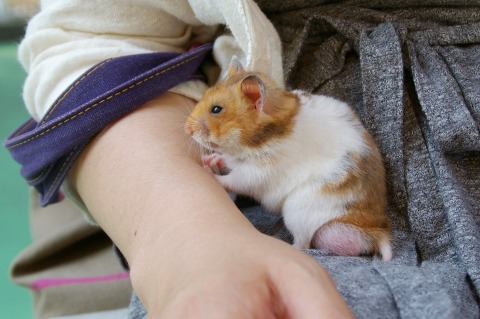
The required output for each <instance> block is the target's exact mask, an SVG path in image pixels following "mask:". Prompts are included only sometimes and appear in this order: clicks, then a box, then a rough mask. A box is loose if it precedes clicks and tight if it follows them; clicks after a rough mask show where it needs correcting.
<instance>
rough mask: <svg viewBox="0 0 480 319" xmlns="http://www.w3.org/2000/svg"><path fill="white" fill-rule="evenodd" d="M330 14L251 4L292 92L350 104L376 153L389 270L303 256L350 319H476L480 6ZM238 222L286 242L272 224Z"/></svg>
mask: <svg viewBox="0 0 480 319" xmlns="http://www.w3.org/2000/svg"><path fill="white" fill-rule="evenodd" d="M331 2H332V1H327V0H323V1H321V0H317V1H314V0H304V1H301V0H295V1H276V0H259V1H258V3H259V5H260V6H261V7H262V9H263V10H264V12H265V13H266V14H267V16H268V17H269V18H270V19H271V20H272V22H273V23H274V25H275V26H276V28H277V30H278V31H279V34H280V36H281V39H282V41H283V46H284V57H285V59H284V66H285V74H286V80H287V84H288V85H289V87H290V88H300V89H304V90H307V91H310V92H313V93H317V94H325V95H330V96H333V97H336V98H339V99H341V100H344V101H346V102H348V103H349V104H350V105H351V106H352V107H353V108H355V109H356V111H357V112H358V114H359V115H360V117H361V119H362V121H363V123H364V125H365V127H366V128H367V129H368V130H369V132H371V134H372V135H373V136H374V138H375V140H376V141H377V143H378V145H379V148H380V150H381V152H382V154H383V156H384V159H385V165H386V169H387V179H388V180H387V185H388V212H387V213H388V215H389V217H390V220H391V223H392V226H393V229H394V259H393V261H391V262H382V261H381V260H380V259H379V258H378V257H339V256H333V255H331V254H329V253H328V252H326V251H323V250H308V251H306V252H307V253H308V254H309V255H311V256H312V257H313V258H315V259H316V260H317V261H318V262H319V263H320V264H321V265H322V266H323V267H325V268H326V269H327V270H328V271H329V272H330V274H331V275H332V277H333V279H334V281H335V283H336V285H337V287H338V289H339V291H340V292H341V294H342V295H343V297H344V298H345V300H346V301H347V303H348V304H349V306H350V307H351V309H352V311H353V312H354V314H355V315H356V317H357V318H368V319H373V318H408V319H410V318H428V319H430V318H479V295H480V130H479V124H480V5H479V3H478V1H463V2H461V1H453V0H450V1H448V0H426V1H416V0H415V1H414V0H403V1H397V0H386V1H385V0H382V1H375V0H373V1H372V0H370V1H362V0H357V1H353V0H350V1H343V2H338V1H336V3H334V4H332V3H331ZM418 3H421V4H422V5H421V6H420V5H419V4H418ZM244 213H245V214H246V215H247V216H248V217H249V218H250V220H251V221H252V222H253V223H254V224H255V225H256V226H257V228H259V229H260V230H261V231H263V232H265V233H269V234H271V235H274V236H277V237H280V238H283V239H285V240H289V235H288V233H287V232H286V231H285V229H284V228H283V229H280V230H279V229H278V227H277V226H278V216H273V215H270V214H268V213H267V212H265V211H263V210H262V208H261V207H259V206H254V207H250V208H247V209H245V210H244ZM132 305H133V306H132V314H133V313H134V312H135V311H137V314H138V316H134V315H132V318H142V317H143V315H144V313H142V311H143V310H142V309H141V305H140V304H139V303H138V300H137V299H136V298H135V297H134V298H133V303H132Z"/></svg>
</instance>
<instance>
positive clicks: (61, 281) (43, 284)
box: [30, 272, 130, 290]
mask: <svg viewBox="0 0 480 319" xmlns="http://www.w3.org/2000/svg"><path fill="white" fill-rule="evenodd" d="M129 276H130V275H129V274H128V272H121V273H118V274H113V275H106V276H97V277H73V278H48V279H38V280H35V281H34V282H33V283H32V284H31V285H30V288H31V289H33V290H42V289H45V288H49V287H55V286H63V285H76V284H88V283H96V282H103V281H112V280H121V279H127V278H129Z"/></svg>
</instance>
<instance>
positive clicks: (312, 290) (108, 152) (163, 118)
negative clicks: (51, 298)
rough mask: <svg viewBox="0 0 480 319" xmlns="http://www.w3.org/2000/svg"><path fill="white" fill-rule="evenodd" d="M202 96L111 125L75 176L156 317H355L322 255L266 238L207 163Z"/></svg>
mask: <svg viewBox="0 0 480 319" xmlns="http://www.w3.org/2000/svg"><path fill="white" fill-rule="evenodd" d="M193 106H194V102H193V101H192V100H190V99H188V98H185V97H183V96H181V95H176V94H174V93H165V94H163V95H162V96H160V97H158V98H157V99H155V100H153V101H151V102H149V103H147V104H145V105H144V106H142V107H141V108H139V109H138V110H136V111H134V112H132V113H131V114H129V115H128V116H126V117H124V118H123V119H122V120H120V121H118V122H116V123H115V124H114V125H112V126H110V127H109V128H107V129H105V130H104V131H103V132H102V133H101V134H100V135H99V136H98V137H97V138H96V139H95V140H94V141H93V142H92V143H90V145H89V146H88V148H87V149H86V150H85V151H84V152H83V154H82V156H81V157H80V158H79V160H78V161H77V163H76V165H75V167H74V169H73V170H72V174H71V180H72V182H73V184H74V185H75V186H76V188H77V190H78V192H79V194H80V196H81V197H82V199H83V200H84V202H85V204H86V205H87V207H88V208H89V210H90V212H91V213H92V215H93V216H94V218H95V219H96V221H97V222H98V224H99V225H100V226H101V227H102V228H103V229H104V230H105V231H106V233H107V234H108V235H109V236H110V237H111V238H112V240H113V241H114V242H115V243H116V244H117V246H118V247H119V248H120V250H121V251H122V252H123V254H124V255H125V257H126V259H127V260H128V262H129V265H130V267H131V280H132V284H133V287H134V289H135V291H136V292H137V293H138V295H139V297H140V300H141V301H142V303H143V304H144V306H145V307H146V309H147V311H148V313H149V318H162V319H169V318H172V319H173V318H182V319H188V318H195V319H203V318H205V319H207V318H208V319H216V318H219V319H220V318H222V319H223V318H231V319H236V318H238V319H248V318H266V319H268V318H292V319H293V318H298V319H309V318H315V319H318V318H353V315H352V314H351V312H350V310H349V309H348V307H347V305H346V304H345V302H344V301H343V300H342V298H341V297H340V295H339V293H338V292H337V290H336V288H335V286H334V284H333V282H332V280H331V278H330V277H329V275H328V274H327V273H326V271H325V270H323V269H322V268H321V267H320V266H319V265H318V264H317V263H316V262H315V261H314V260H313V259H311V258H310V257H308V256H307V255H306V254H304V253H302V252H301V251H298V250H296V249H294V248H293V247H291V246H290V245H288V244H286V243H283V242H281V241H279V240H277V239H274V238H271V237H268V236H265V235H262V234H261V233H259V232H258V231H257V230H255V228H254V227H253V226H252V225H251V224H250V223H249V222H248V220H246V218H245V217H244V216H243V215H242V214H241V213H240V211H239V210H238V209H237V208H236V206H235V205H234V204H233V203H232V201H231V200H230V198H229V197H228V195H227V193H226V192H225V191H224V190H223V188H222V187H221V186H220V184H218V182H217V181H216V180H215V179H214V178H213V177H212V176H211V175H210V174H208V173H207V172H206V171H205V170H204V169H203V168H202V167H201V165H200V164H199V156H198V154H196V153H195V152H194V151H193V148H192V147H190V146H191V141H190V139H189V137H188V136H187V134H185V133H184V132H183V123H184V121H185V119H186V115H187V114H188V113H189V112H190V111H191V109H192V108H193Z"/></svg>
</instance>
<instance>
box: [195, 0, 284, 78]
mask: <svg viewBox="0 0 480 319" xmlns="http://www.w3.org/2000/svg"><path fill="white" fill-rule="evenodd" d="M190 5H191V6H192V8H193V11H194V12H195V15H196V17H197V18H198V19H199V20H200V21H201V22H203V23H206V24H208V23H212V22H213V23H219V24H225V25H227V27H228V28H229V29H230V31H231V33H232V35H233V38H232V37H227V36H222V37H220V38H218V39H217V40H216V41H215V46H214V55H215V59H216V60H217V63H218V64H219V65H220V66H221V67H222V69H224V70H225V68H226V66H228V64H229V63H230V61H231V58H232V55H236V56H237V57H238V58H239V59H240V61H241V62H242V64H243V66H244V67H245V68H247V69H249V70H254V71H260V72H264V73H267V74H269V75H270V76H271V77H272V78H273V79H274V80H275V81H276V82H277V84H279V85H280V86H282V87H283V85H284V82H283V68H282V55H281V54H282V48H281V42H280V38H279V36H278V34H277V31H276V30H275V28H274V26H273V25H272V24H271V22H270V21H269V20H268V19H267V17H266V16H265V15H264V14H263V12H262V11H261V10H260V8H259V7H258V6H257V4H256V3H255V2H253V1H251V0H202V1H196V0H190Z"/></svg>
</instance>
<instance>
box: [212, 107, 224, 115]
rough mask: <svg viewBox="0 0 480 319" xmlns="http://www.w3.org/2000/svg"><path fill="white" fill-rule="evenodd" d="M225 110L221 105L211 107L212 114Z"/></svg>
mask: <svg viewBox="0 0 480 319" xmlns="http://www.w3.org/2000/svg"><path fill="white" fill-rule="evenodd" d="M222 110H223V107H221V106H220V105H214V106H212V108H211V109H210V113H212V114H218V113H220V112H222Z"/></svg>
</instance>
